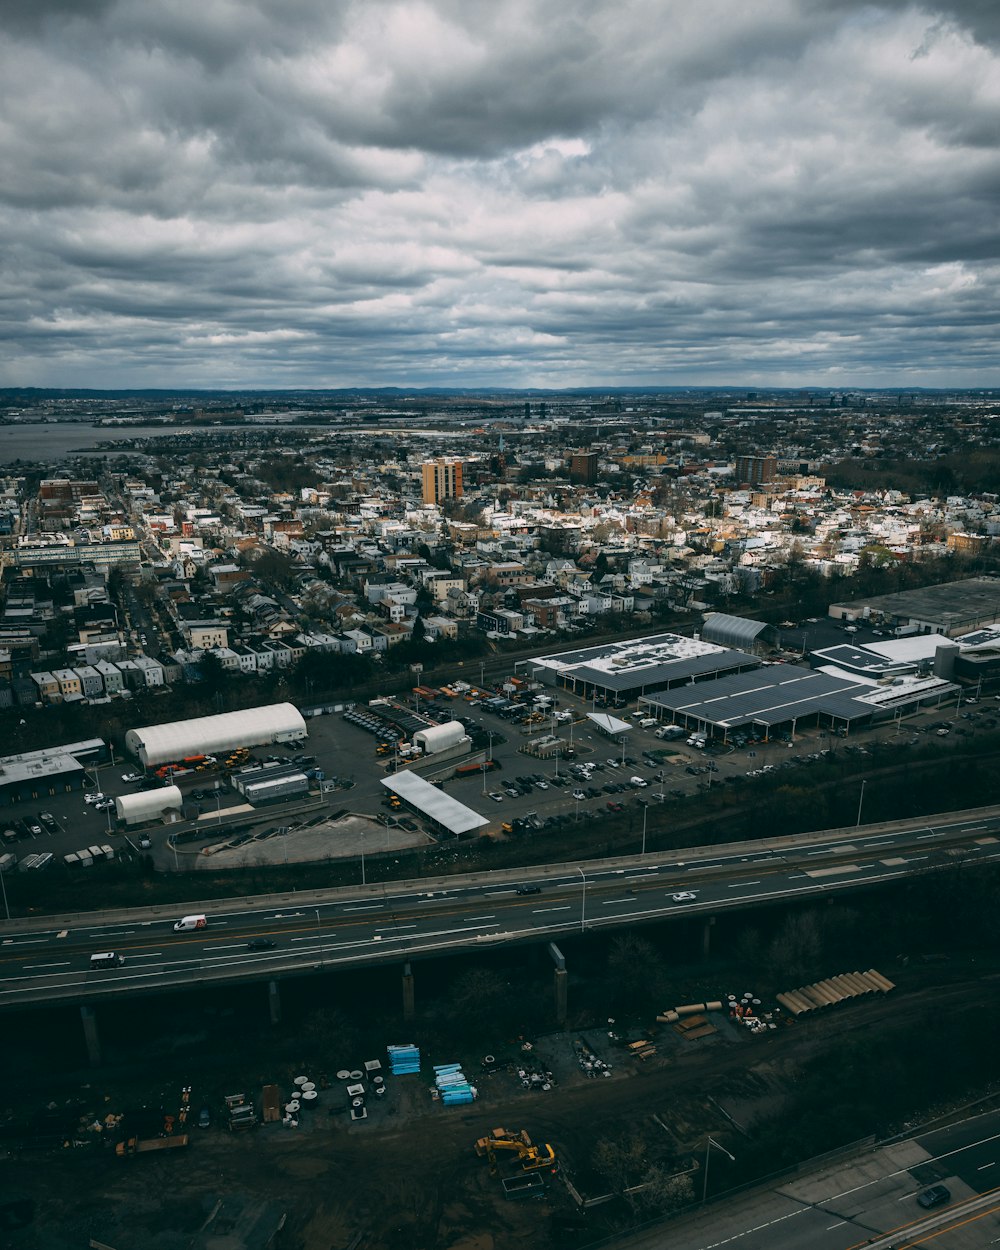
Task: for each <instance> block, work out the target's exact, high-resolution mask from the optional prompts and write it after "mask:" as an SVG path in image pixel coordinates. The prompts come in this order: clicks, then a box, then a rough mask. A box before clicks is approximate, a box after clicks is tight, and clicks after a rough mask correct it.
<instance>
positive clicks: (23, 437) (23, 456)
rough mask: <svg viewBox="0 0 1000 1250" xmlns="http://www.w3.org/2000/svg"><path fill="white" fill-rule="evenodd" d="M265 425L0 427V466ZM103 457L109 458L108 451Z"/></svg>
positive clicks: (264, 427)
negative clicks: (128, 442) (133, 441)
mask: <svg viewBox="0 0 1000 1250" xmlns="http://www.w3.org/2000/svg"><path fill="white" fill-rule="evenodd" d="M274 428H275V427H274V426H268V425H212V426H207V427H206V426H200V425H199V426H184V425H175V426H162V425H133V426H130V427H128V428H127V429H120V428H118V427H116V426H105V427H102V428H95V427H94V426H92V425H87V424H86V423H84V422H79V423H76V422H71V421H60V422H40V423H38V424H37V425H27V424H26V425H2V426H0V464H10V463H11V462H12V461H14V460H44V461H48V462H53V461H57V460H62V459H63V458H64V457H66V456H71V455H73V454H75V453H79V454H84V455H86V454H94V453H97V454H102V453H103V448H100V447H99V444H101V443H108V442H112V441H114V440H117V439H130V438H169V437H170V436H171V435H174V436H176V435H203V434H228V433H233V432H235V431H237V430H254V431H255V432H258V433H259V432H261V431H264V430H270V429H274ZM277 428H278V429H282V430H302V429H305V430H313V431H317V430H318V429H320V428H321V427H317V426H314V425H307V426H302V425H282V426H279V427H277ZM107 454H109V455H111V454H113V451H109V452H108V453H107Z"/></svg>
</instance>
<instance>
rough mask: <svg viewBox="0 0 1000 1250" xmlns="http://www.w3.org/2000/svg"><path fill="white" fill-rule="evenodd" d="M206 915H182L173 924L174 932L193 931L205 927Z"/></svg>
mask: <svg viewBox="0 0 1000 1250" xmlns="http://www.w3.org/2000/svg"><path fill="white" fill-rule="evenodd" d="M207 928H208V917H207V916H182V917H181V919H180V920H178V921H177V923H176V924H175V925H174V932H175V933H193V932H194V930H195V929H207Z"/></svg>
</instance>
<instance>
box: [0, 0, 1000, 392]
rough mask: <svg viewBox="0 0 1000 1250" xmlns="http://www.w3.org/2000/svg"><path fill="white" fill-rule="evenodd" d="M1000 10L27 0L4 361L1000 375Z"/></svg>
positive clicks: (440, 378) (681, 377) (834, 382)
mask: <svg viewBox="0 0 1000 1250" xmlns="http://www.w3.org/2000/svg"><path fill="white" fill-rule="evenodd" d="M998 52H1000V3H997V0H953V2H952V3H944V2H942V3H940V4H937V3H934V4H932V5H931V7H917V6H914V5H910V4H903V3H895V2H892V0H890V2H887V3H884V4H875V5H869V4H861V3H854V2H853V0H766V2H765V3H753V2H752V0H572V3H571V2H570V0H357V2H356V3H348V2H345V0H4V3H3V5H2V8H0V83H2V86H0V169H2V170H3V171H4V172H3V175H2V177H0V317H2V329H0V334H2V340H0V385H6V386H21V385H35V386H97V387H130V386H167V387H190V386H205V387H230V386H255V387H289V386H319V387H322V386H349V385H413V386H418V385H422V386H427V385H454V386H493V385H504V386H571V385H598V386H600V385H609V386H610V385H646V384H650V385H685V384H703V385H712V384H733V385H742V384H747V383H756V384H768V383H770V384H774V385H805V386H808V385H819V386H822V385H827V386H834V387H839V386H848V385H856V386H878V385H896V386H964V385H968V386H975V385H994V386H996V385H1000V368H998V333H997V322H998V311H1000V263H998V235H1000V157H998V142H1000V57H998Z"/></svg>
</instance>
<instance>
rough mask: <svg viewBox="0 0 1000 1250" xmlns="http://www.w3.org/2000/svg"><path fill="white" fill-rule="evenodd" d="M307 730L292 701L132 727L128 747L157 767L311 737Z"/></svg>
mask: <svg viewBox="0 0 1000 1250" xmlns="http://www.w3.org/2000/svg"><path fill="white" fill-rule="evenodd" d="M307 733H308V731H307V730H306V723H305V721H304V720H303V719H302V715H301V713H300V712H299V710H298V708H296V707H294V706H293V705H292V704H291V703H271V704H268V705H266V706H265V707H250V708H244V709H243V710H242V711H240V712H224V713H222V715H220V716H199V717H197V718H196V719H194V720H178V721H171V722H170V723H169V724H166V725H147V726H146V727H145V728H143V729H130V730H129V731H128V733H127V734H126V735H125V749H126V750H127V751H129V752H130V753H131V754H132V755H134V756H135V757H136V758H137V759H138V760H139V761H140V762H141V763H142V765H143V766H144V767H145V768H157V767H159V765H161V764H172V763H174V762H175V761H176V760H181V759H183V758H184V757H185V756H191V755H216V756H218V755H222V754H224V753H225V752H227V751H233V750H235V749H236V748H237V747H259V746H269V745H270V744H271V743H274V742H294V741H298V740H299V739H301V738H305V737H307Z"/></svg>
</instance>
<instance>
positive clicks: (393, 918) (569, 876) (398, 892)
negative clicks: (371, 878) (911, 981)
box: [0, 808, 1000, 1008]
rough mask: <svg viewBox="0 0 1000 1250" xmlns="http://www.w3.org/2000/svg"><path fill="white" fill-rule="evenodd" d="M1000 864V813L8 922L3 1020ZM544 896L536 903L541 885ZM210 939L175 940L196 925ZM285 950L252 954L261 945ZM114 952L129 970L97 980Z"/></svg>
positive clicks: (3, 933) (1, 982)
mask: <svg viewBox="0 0 1000 1250" xmlns="http://www.w3.org/2000/svg"><path fill="white" fill-rule="evenodd" d="M998 858H1000V809H997V808H989V809H982V810H980V811H977V812H965V813H954V814H952V815H951V816H941V817H935V818H934V820H933V823H929V822H927V821H926V820H921V821H909V822H899V821H897V822H893V823H892V824H891V825H878V826H867V827H864V826H862V827H860V828H858V829H856V830H847V831H845V830H836V831H827V832H826V833H822V834H815V835H800V836H799V837H796V838H787V839H782V840H780V841H777V840H776V841H775V842H772V843H762V842H755V843H745V844H739V845H730V846H727V847H726V848H725V849H721V848H717V847H702V848H697V849H691V850H689V851H671V852H665V853H662V854H660V853H658V854H656V855H655V856H654V855H647V856H645V857H641V856H632V857H630V858H628V859H619V860H597V861H588V862H586V863H581V864H559V865H549V866H545V867H539V868H536V869H520V870H516V871H511V872H504V873H502V874H500V873H498V874H493V873H480V874H477V875H473V876H466V877H450V878H439V879H436V880H434V881H429V880H428V881H409V882H399V883H388V884H380V885H377V886H366V887H365V886H362V887H356V888H346V889H345V888H341V889H336V890H329V891H322V892H312V893H302V894H293V895H283V896H281V897H280V898H278V899H275V898H274V897H259V898H251V899H245V900H227V901H225V902H217V903H215V904H211V905H210V904H207V903H205V904H194V903H189V904H186V905H185V906H184V907H183V908H182V907H178V908H177V909H176V910H170V911H169V912H166V911H165V909H163V908H156V909H147V910H141V911H138V910H137V911H133V912H118V913H90V914H82V915H77V916H74V917H63V918H60V919H57V920H53V919H49V920H44V919H41V918H39V919H37V920H34V921H32V922H30V923H29V922H17V921H15V922H8V923H6V924H3V925H0V975H2V979H0V1008H3V1007H14V1006H20V1005H27V1004H29V1003H41V1002H47V1003H55V1002H59V1001H73V1002H84V1001H90V1000H98V999H101V998H106V997H108V996H113V995H120V994H122V993H125V992H128V991H147V992H148V991H150V990H159V989H172V988H175V987H179V986H183V985H195V984H203V983H206V982H221V983H225V982H234V981H239V980H252V979H265V978H270V977H285V976H290V975H305V974H309V973H313V972H316V971H319V970H323V969H333V968H337V967H357V966H364V965H365V964H373V963H387V962H392V961H398V960H402V959H409V958H413V957H416V956H423V957H431V956H434V955H437V954H444V953H450V952H455V951H458V950H470V949H477V948H486V947H490V946H492V945H494V944H500V943H512V942H525V941H540V940H544V939H556V940H558V939H560V938H566V937H571V936H573V935H575V934H580V933H581V932H583V931H592V930H595V929H611V928H615V927H624V926H629V925H635V924H641V923H650V922H655V921H662V920H665V919H681V918H685V919H692V918H693V919H697V918H698V917H708V916H712V915H716V914H718V913H720V912H723V911H727V910H733V909H740V908H744V909H745V908H753V907H758V906H763V905H767V904H773V903H777V902H782V901H788V900H793V899H803V900H804V899H808V898H809V897H813V896H817V895H829V894H830V893H832V892H838V891H844V890H854V889H857V888H859V887H863V886H872V885H878V884H883V883H886V882H889V881H892V880H893V879H895V878H898V877H901V876H904V875H908V874H913V873H917V872H921V871H925V870H933V869H940V868H943V867H946V866H948V865H949V864H953V863H956V862H963V863H966V864H969V865H976V864H988V863H993V862H995V861H996V860H997V859H998ZM526 886H528V887H531V888H532V892H531V893H525V892H524V889H525V887H526ZM185 912H187V913H197V912H205V913H206V914H207V915H208V919H209V924H208V927H207V928H206V929H204V930H200V931H196V932H187V933H175V932H174V931H173V922H174V921H175V920H177V919H178V918H179V917H180V916H181V915H182V914H185ZM262 938H263V939H267V940H268V941H270V942H273V943H274V946H273V947H271V948H269V949H265V950H252V949H250V948H249V946H248V943H249V942H250V941H251V940H252V939H262ZM104 951H114V952H116V953H117V954H120V955H123V956H124V957H125V963H124V965H123V966H120V967H112V968H101V969H95V970H92V969H91V968H90V966H89V963H90V956H91V955H92V954H94V953H97V952H104Z"/></svg>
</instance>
